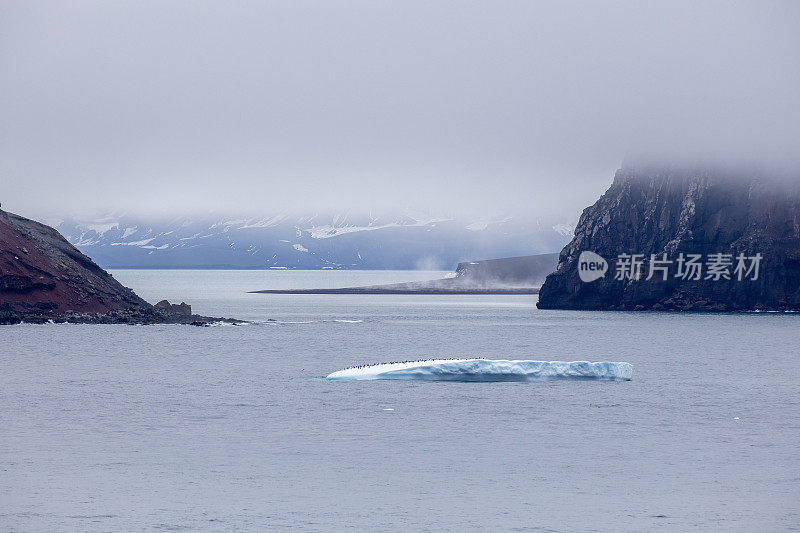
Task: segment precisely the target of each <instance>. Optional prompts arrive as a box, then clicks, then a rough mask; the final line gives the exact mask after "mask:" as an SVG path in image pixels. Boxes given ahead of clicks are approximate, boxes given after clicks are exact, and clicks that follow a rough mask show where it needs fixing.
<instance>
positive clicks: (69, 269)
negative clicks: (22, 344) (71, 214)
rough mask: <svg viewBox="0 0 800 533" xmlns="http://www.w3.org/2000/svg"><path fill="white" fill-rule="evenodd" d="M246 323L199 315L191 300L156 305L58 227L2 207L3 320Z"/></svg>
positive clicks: (0, 285)
mask: <svg viewBox="0 0 800 533" xmlns="http://www.w3.org/2000/svg"><path fill="white" fill-rule="evenodd" d="M50 321H53V322H71V323H91V324H193V325H208V324H211V323H213V322H219V321H224V322H231V323H236V322H241V321H237V320H232V319H223V318H212V317H204V316H200V315H194V314H192V312H191V306H189V305H187V304H181V305H173V304H169V302H159V304H157V305H155V306H153V305H151V304H149V303H148V302H146V301H145V300H143V299H142V298H140V297H139V296H137V295H136V294H135V293H134V292H133V291H132V290H131V289H129V288H127V287H124V286H122V284H120V283H119V282H118V281H117V280H116V279H114V277H113V276H112V275H111V274H109V273H108V272H106V271H105V270H103V269H102V268H100V267H99V266H98V265H97V264H95V263H94V261H92V260H91V259H89V257H87V256H85V255H84V254H82V253H81V252H80V251H78V250H77V249H76V248H75V247H74V246H72V245H71V244H70V243H69V242H67V241H66V239H64V238H63V237H62V236H61V235H60V234H59V233H58V232H57V231H56V230H54V229H53V228H51V227H49V226H46V225H44V224H41V223H39V222H35V221H33V220H29V219H27V218H24V217H21V216H19V215H15V214H12V213H8V212H5V211H2V210H0V324H16V323H20V322H33V323H45V322H50Z"/></svg>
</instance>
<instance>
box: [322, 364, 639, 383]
mask: <svg viewBox="0 0 800 533" xmlns="http://www.w3.org/2000/svg"><path fill="white" fill-rule="evenodd" d="M632 377H633V365H632V364H630V363H625V362H596V363H590V362H589V361H572V362H567V361H505V360H492V359H431V360H428V361H404V362H400V363H381V364H376V365H366V366H357V367H352V368H346V369H344V370H339V371H337V372H334V373H332V374H329V375H328V376H327V378H326V379H329V380H333V381H361V380H374V379H399V380H423V381H549V380H555V379H591V380H603V381H615V380H622V381H630V379H631V378H632Z"/></svg>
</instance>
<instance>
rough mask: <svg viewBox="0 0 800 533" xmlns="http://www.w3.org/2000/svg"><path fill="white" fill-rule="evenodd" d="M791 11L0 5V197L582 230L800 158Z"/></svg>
mask: <svg viewBox="0 0 800 533" xmlns="http://www.w3.org/2000/svg"><path fill="white" fill-rule="evenodd" d="M799 6H800V3H799V2H768V1H758V2H733V1H725V2H697V1H692V2H685V3H683V2H676V1H672V0H671V1H669V2H662V3H655V2H640V1H637V2H573V3H571V2H561V1H558V2H536V1H521V2H508V1H498V0H491V1H489V0H487V1H484V2H466V1H458V2H444V1H431V0H425V1H421V2H415V1H409V0H402V1H396V2H391V1H377V0H369V1H363V2H361V1H356V0H347V1H342V2H337V1H318V2H306V1H302V0H285V1H282V2H267V1H262V2H243V1H240V2H220V1H215V2H202V1H197V0H192V1H187V2H179V1H163V2H145V1H135V2H126V1H120V2H105V1H104V2H81V1H75V0H70V1H68V2H64V1H60V0H59V1H55V2H34V1H30V0H26V1H19V2H9V1H6V0H0V84H1V85H0V184H1V185H2V186H0V202H2V204H3V208H4V209H9V210H12V211H15V212H18V213H21V214H29V215H31V216H35V215H37V214H39V213H42V212H44V211H48V212H52V211H54V210H55V211H59V210H61V211H64V212H67V211H74V210H76V209H78V208H87V207H88V208H101V209H109V208H125V209H132V210H151V209H154V210H161V211H164V210H173V211H177V212H185V211H188V210H193V209H207V208H217V209H228V210H236V209H240V210H242V211H247V212H253V211H265V212H266V211H274V210H278V209H280V210H284V209H290V210H300V211H302V210H312V209H321V208H326V207H329V208H332V209H343V208H353V207H373V208H375V209H383V208H388V207H397V206H414V207H425V208H430V207H432V208H434V209H436V208H441V209H444V210H449V211H456V212H458V211H464V212H469V211H476V210H482V211H494V212H501V211H509V210H519V209H524V210H528V211H541V212H542V213H548V214H552V213H555V214H558V215H559V216H560V215H561V214H564V216H565V217H566V216H572V215H577V213H578V212H579V211H580V209H581V208H582V207H584V206H585V205H587V204H589V203H592V202H593V201H594V199H595V198H596V197H597V196H598V195H599V194H600V193H602V192H603V191H604V190H605V188H606V187H607V186H608V184H609V183H610V180H611V178H612V175H613V171H614V170H615V169H616V168H617V167H618V166H619V164H620V163H621V161H622V160H623V158H624V157H625V156H626V154H628V153H631V151H640V150H643V149H647V150H650V151H651V152H654V153H663V154H668V155H670V154H674V153H680V152H682V151H685V150H692V151H697V152H703V153H711V154H723V155H724V154H739V155H741V154H749V153H753V154H756V153H758V154H766V156H767V157H781V156H784V155H785V154H787V153H789V154H791V153H795V154H796V153H797V151H798V144H800V141H798V139H800V105H798V99H799V98H800V96H798V95H800V7H799Z"/></svg>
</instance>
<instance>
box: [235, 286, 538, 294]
mask: <svg viewBox="0 0 800 533" xmlns="http://www.w3.org/2000/svg"><path fill="white" fill-rule="evenodd" d="M248 294H394V295H397V294H414V295H468V294H483V295H498V294H539V289H538V288H535V287H531V288H520V289H451V290H448V289H381V288H366V287H365V288H359V287H351V288H343V289H265V290H260V291H249V293H248Z"/></svg>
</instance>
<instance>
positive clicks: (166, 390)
mask: <svg viewBox="0 0 800 533" xmlns="http://www.w3.org/2000/svg"><path fill="white" fill-rule="evenodd" d="M115 276H116V277H117V278H118V279H120V280H121V281H122V282H123V283H124V284H126V285H128V286H131V287H132V288H134V289H135V290H136V291H137V292H138V293H139V294H141V295H142V296H143V297H145V298H147V299H148V300H150V301H153V302H155V301H157V300H159V299H162V298H168V299H170V300H172V301H175V300H177V301H180V300H181V299H183V300H186V301H187V302H188V303H191V304H192V305H193V306H194V310H195V311H196V312H199V313H203V314H210V315H214V316H218V315H225V316H234V317H237V318H244V319H251V320H257V321H260V322H257V323H254V324H250V325H246V326H238V327H236V326H219V327H211V328H195V327H190V326H81V325H19V326H5V327H2V328H0V358H2V359H1V362H0V364H1V365H2V367H1V368H2V372H0V530H4V531H7V530H10V531H73V530H74V531H141V530H208V531H245V530H252V531H263V530H280V529H292V530H310V531H340V530H350V531H387V530H391V531H416V530H427V531H469V530H478V529H485V530H488V531H654V530H655V531H760V532H764V531H785V530H791V529H796V528H798V527H800V447H799V446H800V316H797V315H785V314H750V315H704V314H685V315H681V314H655V313H597V312H560V311H539V310H537V309H536V308H535V303H536V297H535V296H394V295H371V296H370V295H366V296H365V295H357V296H352V295H253V294H245V291H246V290H252V289H260V288H288V287H316V286H343V285H352V284H362V283H364V284H365V283H381V282H391V281H410V280H412V279H426V278H431V277H437V276H439V273H413V272H412V273H408V272H404V273H402V272H401V273H398V272H224V271H223V272H220V271H214V272H191V271H171V272H159V271H117V272H115ZM267 319H274V320H276V321H275V322H266V320H267ZM441 357H487V358H496V359H544V360H567V361H569V360H590V361H628V362H630V363H632V364H633V365H634V368H635V369H634V375H633V380H632V381H629V382H595V381H555V382H543V383H514V382H511V383H448V382H445V383H441V382H413V381H412V382H404V381H369V382H328V381H324V380H322V379H321V378H323V377H324V376H326V375H327V374H329V373H330V372H333V371H335V370H339V369H342V368H345V367H347V366H351V365H357V364H363V363H370V362H386V361H395V360H405V359H420V358H423V359H425V358H441ZM390 409H391V410H390Z"/></svg>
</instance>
